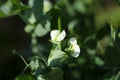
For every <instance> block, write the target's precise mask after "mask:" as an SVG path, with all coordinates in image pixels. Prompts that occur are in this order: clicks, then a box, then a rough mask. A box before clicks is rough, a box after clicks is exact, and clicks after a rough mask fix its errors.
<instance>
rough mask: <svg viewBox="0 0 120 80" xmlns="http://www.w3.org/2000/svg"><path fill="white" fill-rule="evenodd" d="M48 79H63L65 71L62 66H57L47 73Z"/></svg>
mask: <svg viewBox="0 0 120 80" xmlns="http://www.w3.org/2000/svg"><path fill="white" fill-rule="evenodd" d="M45 77H46V79H47V80H63V71H62V69H61V68H59V67H56V68H54V69H53V70H52V71H50V72H49V73H48V74H47V75H45Z"/></svg>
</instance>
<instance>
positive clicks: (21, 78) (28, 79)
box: [15, 75, 35, 80]
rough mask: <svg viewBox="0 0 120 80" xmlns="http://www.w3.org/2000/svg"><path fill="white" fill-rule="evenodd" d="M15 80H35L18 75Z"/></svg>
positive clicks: (28, 76)
mask: <svg viewBox="0 0 120 80" xmlns="http://www.w3.org/2000/svg"><path fill="white" fill-rule="evenodd" d="M15 80H35V78H34V77H32V76H31V75H20V76H17V77H16V78H15Z"/></svg>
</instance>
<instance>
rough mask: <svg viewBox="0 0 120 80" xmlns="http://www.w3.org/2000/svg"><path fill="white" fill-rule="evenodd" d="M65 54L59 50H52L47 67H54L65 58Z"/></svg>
mask: <svg viewBox="0 0 120 80" xmlns="http://www.w3.org/2000/svg"><path fill="white" fill-rule="evenodd" d="M65 55H66V53H65V52H63V51H60V50H52V51H51V53H50V56H49V58H48V62H47V63H48V66H51V67H53V66H56V65H58V64H59V63H60V61H61V60H62V59H64V58H65Z"/></svg>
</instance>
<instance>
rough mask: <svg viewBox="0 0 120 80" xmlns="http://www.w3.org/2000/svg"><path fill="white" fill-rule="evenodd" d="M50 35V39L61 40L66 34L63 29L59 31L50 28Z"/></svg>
mask: <svg viewBox="0 0 120 80" xmlns="http://www.w3.org/2000/svg"><path fill="white" fill-rule="evenodd" d="M50 36H51V40H52V41H62V40H63V39H64V38H65V36H66V32H65V30H63V31H62V32H60V31H59V30H52V31H51V33H50Z"/></svg>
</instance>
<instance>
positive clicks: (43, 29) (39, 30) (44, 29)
mask: <svg viewBox="0 0 120 80" xmlns="http://www.w3.org/2000/svg"><path fill="white" fill-rule="evenodd" d="M49 31H50V22H49V21H47V22H46V24H45V26H43V25H42V24H38V25H37V26H36V28H35V31H34V33H35V34H36V35H37V36H38V37H42V36H44V35H46V34H47V33H48V32H49Z"/></svg>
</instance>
